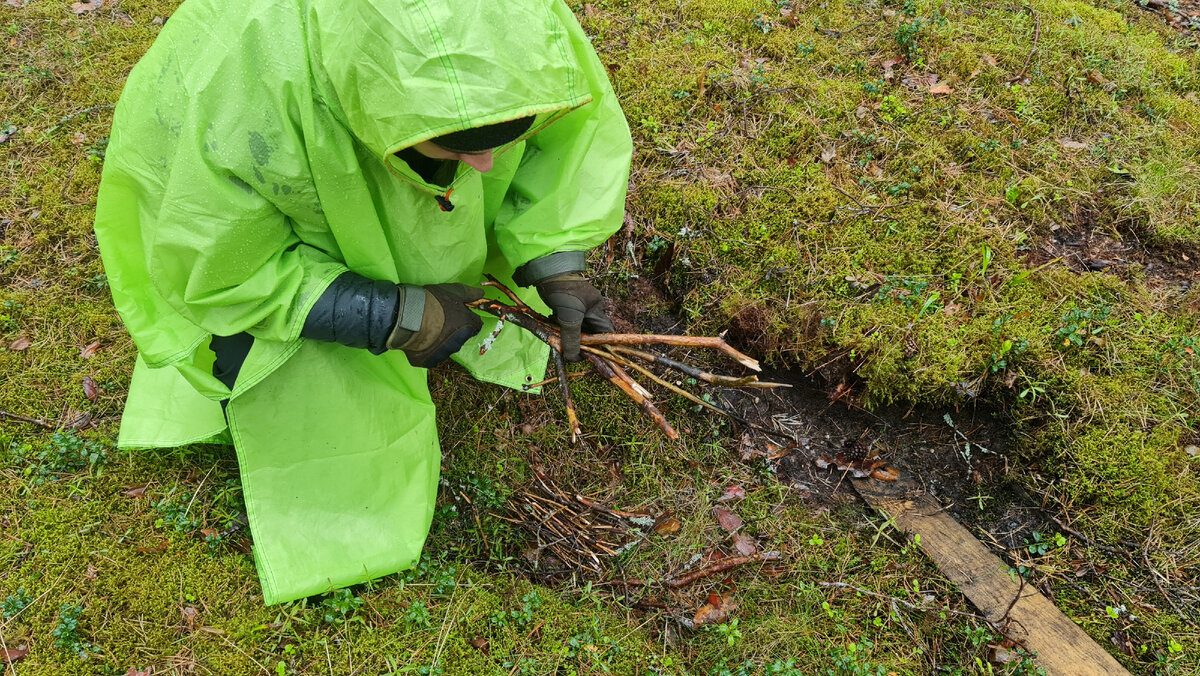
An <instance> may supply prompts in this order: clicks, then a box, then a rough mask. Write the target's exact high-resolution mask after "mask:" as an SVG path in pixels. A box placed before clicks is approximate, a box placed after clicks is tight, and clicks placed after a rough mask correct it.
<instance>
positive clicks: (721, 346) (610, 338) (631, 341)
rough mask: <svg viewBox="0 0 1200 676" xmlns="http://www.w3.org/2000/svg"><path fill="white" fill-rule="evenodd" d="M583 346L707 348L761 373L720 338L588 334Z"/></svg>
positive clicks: (639, 334) (584, 336) (749, 360)
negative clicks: (718, 351)
mask: <svg viewBox="0 0 1200 676" xmlns="http://www.w3.org/2000/svg"><path fill="white" fill-rule="evenodd" d="M579 342H580V344H582V345H674V346H677V347H707V348H711V349H714V350H720V351H721V352H723V353H725V354H726V355H727V356H729V357H730V358H731V359H733V360H734V361H736V362H737V363H739V364H741V365H742V366H745V367H746V368H748V369H750V370H752V371H761V370H762V367H761V366H759V365H758V360H757V359H752V358H750V357H748V356H746V355H744V354H742V353H741V352H738V351H737V350H735V349H733V347H731V346H730V345H729V343H726V342H725V341H724V340H722V339H720V338H713V337H709V336H668V335H656V334H651V333H588V334H584V335H583V336H582V337H581V338H580V341H579Z"/></svg>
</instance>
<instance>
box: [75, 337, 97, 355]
mask: <svg viewBox="0 0 1200 676" xmlns="http://www.w3.org/2000/svg"><path fill="white" fill-rule="evenodd" d="M99 349H100V341H98V340H93V341H92V342H90V343H88V344H87V346H85V347H84V348H83V349H82V350H80V351H79V356H80V357H83V358H84V359H91V358H92V357H95V356H96V350H99Z"/></svg>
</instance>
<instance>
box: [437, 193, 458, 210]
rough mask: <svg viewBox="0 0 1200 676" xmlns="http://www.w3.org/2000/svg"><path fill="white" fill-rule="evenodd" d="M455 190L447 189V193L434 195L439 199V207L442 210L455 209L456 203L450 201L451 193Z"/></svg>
mask: <svg viewBox="0 0 1200 676" xmlns="http://www.w3.org/2000/svg"><path fill="white" fill-rule="evenodd" d="M452 192H454V190H447V191H446V194H445V195H434V196H433V199H435V200H437V203H438V207H440V208H441V210H442V211H454V205H453V204H451V203H450V193H452Z"/></svg>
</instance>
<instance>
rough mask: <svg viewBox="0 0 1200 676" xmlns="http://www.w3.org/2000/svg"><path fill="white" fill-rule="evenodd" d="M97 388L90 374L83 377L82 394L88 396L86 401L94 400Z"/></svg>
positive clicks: (97, 392) (97, 391)
mask: <svg viewBox="0 0 1200 676" xmlns="http://www.w3.org/2000/svg"><path fill="white" fill-rule="evenodd" d="M98 394H99V390H97V389H96V381H95V380H94V379H92V377H91V376H84V377H83V396H85V397H87V398H88V401H96V395H98Z"/></svg>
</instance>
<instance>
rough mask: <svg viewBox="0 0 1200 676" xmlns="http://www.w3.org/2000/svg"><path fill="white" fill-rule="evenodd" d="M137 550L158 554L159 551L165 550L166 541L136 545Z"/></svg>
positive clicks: (143, 552)
mask: <svg viewBox="0 0 1200 676" xmlns="http://www.w3.org/2000/svg"><path fill="white" fill-rule="evenodd" d="M137 550H138V552H140V553H142V554H158V553H160V552H165V551H167V541H166V540H162V541H161V542H159V543H158V544H156V545H154V546H153V547H138V548H137Z"/></svg>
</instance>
